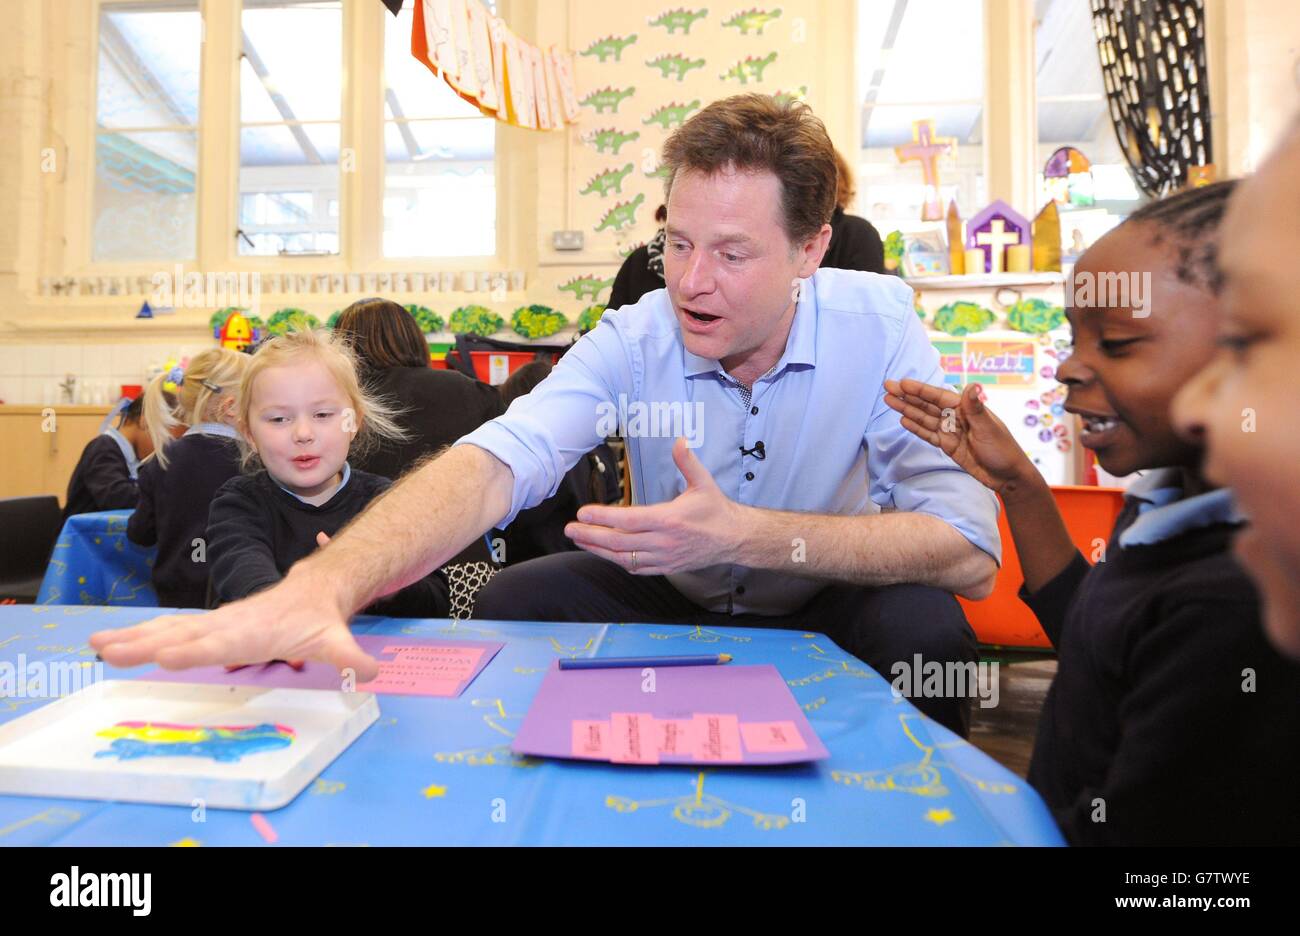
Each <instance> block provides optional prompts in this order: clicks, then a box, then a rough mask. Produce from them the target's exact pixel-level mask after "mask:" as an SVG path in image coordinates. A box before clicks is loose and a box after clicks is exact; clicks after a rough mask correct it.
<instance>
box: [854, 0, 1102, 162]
mask: <svg viewBox="0 0 1300 936" xmlns="http://www.w3.org/2000/svg"><path fill="white" fill-rule="evenodd" d="M1034 15H1035V21H1036V24H1037V26H1036V30H1035V48H1036V57H1037V86H1036V87H1037V93H1038V98H1039V107H1038V125H1039V129H1038V139H1039V142H1041V143H1064V142H1082V141H1087V140H1091V139H1093V138H1094V137H1095V136H1096V134H1097V132H1098V131H1099V129H1104V123H1103V121H1104V118H1105V109H1106V105H1105V100H1104V97H1103V89H1102V81H1101V69H1100V67H1099V64H1098V60H1097V49H1096V46H1095V44H1094V43H1093V33H1092V13H1091V10H1090V6H1089V3H1088V0H1036V3H1035V6H1034ZM983 35H984V24H983V9H982V4H980V3H978V2H971V0H860V5H859V16H858V63H859V64H858V82H859V88H861V89H862V145H863V146H864V147H891V146H897V145H899V144H901V143H905V142H907V141H909V140H910V139H911V138H912V122H913V121H914V120H917V119H920V118H924V117H929V118H932V119H934V121H935V127H936V131H937V133H938V134H939V135H941V136H950V137H955V138H957V140H958V142H959V143H965V144H978V143H980V142H981V139H982V129H983V127H982V125H983V117H984V108H983V97H984V43H983V42H982V41H981V38H982V36H983Z"/></svg>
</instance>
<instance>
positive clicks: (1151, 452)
mask: <svg viewBox="0 0 1300 936" xmlns="http://www.w3.org/2000/svg"><path fill="white" fill-rule="evenodd" d="M1231 190H1232V183H1226V182H1223V183H1217V184H1215V185H1211V186H1207V187H1205V188H1200V189H1194V190H1191V191H1187V192H1183V193H1181V194H1178V195H1175V196H1173V197H1171V198H1168V199H1166V200H1164V201H1161V202H1156V203H1153V204H1151V205H1148V206H1146V207H1144V208H1143V209H1141V210H1139V211H1138V212H1136V213H1134V214H1133V215H1132V216H1131V217H1130V218H1129V219H1128V220H1127V221H1126V222H1124V223H1123V224H1121V225H1120V226H1119V227H1117V228H1115V229H1114V230H1113V231H1112V232H1110V233H1109V234H1107V235H1106V236H1105V237H1104V238H1102V239H1101V240H1100V241H1098V242H1097V244H1096V245H1094V246H1093V247H1092V248H1090V249H1089V250H1088V251H1087V253H1086V254H1084V256H1083V257H1081V258H1080V260H1079V263H1078V264H1077V265H1076V267H1075V270H1074V279H1075V289H1076V290H1078V289H1079V284H1080V283H1082V282H1084V281H1085V280H1083V279H1081V277H1089V276H1091V277H1092V278H1093V281H1094V282H1095V283H1104V282H1108V281H1109V282H1115V280H1114V279H1111V280H1107V279H1104V278H1103V277H1106V276H1114V275H1116V274H1118V277H1120V278H1122V279H1123V280H1125V281H1129V277H1130V276H1135V277H1141V276H1143V275H1146V276H1149V279H1148V280H1147V282H1148V284H1149V286H1150V288H1149V289H1147V290H1145V294H1146V296H1147V301H1146V306H1145V308H1141V309H1139V308H1136V307H1135V306H1133V305H1128V304H1125V303H1126V302H1127V300H1125V299H1124V298H1123V297H1120V298H1118V299H1116V298H1115V297H1107V298H1106V299H1105V300H1104V301H1103V300H1102V297H1101V296H1100V294H1096V297H1097V298H1098V301H1097V302H1095V303H1093V304H1092V305H1091V306H1089V307H1079V306H1077V305H1076V307H1072V308H1071V309H1070V310H1069V312H1068V315H1069V319H1070V324H1071V326H1072V328H1073V331H1074V352H1073V354H1072V355H1071V356H1070V358H1069V359H1068V360H1066V361H1065V362H1063V363H1062V364H1061V366H1060V368H1059V369H1058V372H1057V379H1058V380H1060V381H1061V382H1062V383H1064V384H1065V385H1066V386H1068V387H1069V397H1068V401H1067V403H1066V407H1065V408H1066V409H1067V410H1069V411H1070V412H1072V413H1076V414H1078V415H1079V416H1080V417H1081V418H1082V420H1083V425H1084V429H1083V433H1082V434H1081V436H1080V442H1081V443H1082V444H1083V445H1084V446H1085V447H1087V448H1090V449H1092V450H1093V451H1095V452H1096V454H1097V459H1098V461H1099V462H1100V463H1101V466H1102V467H1103V468H1105V469H1106V470H1107V471H1109V472H1110V473H1111V474H1114V475H1117V476H1123V475H1127V474H1130V473H1132V472H1135V471H1147V472H1148V474H1146V475H1145V476H1144V477H1143V478H1141V479H1140V480H1139V481H1137V482H1136V483H1134V484H1133V485H1132V486H1131V487H1130V488H1129V490H1128V492H1127V494H1126V498H1125V501H1126V503H1125V508H1124V510H1123V512H1122V513H1121V515H1120V517H1119V519H1118V520H1117V521H1116V524H1115V529H1114V532H1113V533H1112V535H1111V539H1110V542H1109V543H1108V544H1107V548H1106V551H1105V553H1104V554H1103V555H1102V556H1101V557H1100V558H1101V561H1098V562H1097V564H1096V565H1092V566H1089V564H1088V562H1087V561H1086V560H1085V559H1084V557H1083V556H1082V555H1080V553H1079V552H1078V550H1077V549H1075V547H1074V544H1073V543H1072V542H1071V540H1070V537H1069V534H1068V533H1067V531H1066V528H1065V524H1064V522H1063V521H1062V519H1061V516H1060V514H1059V513H1058V512H1057V509H1056V504H1055V501H1054V500H1053V498H1052V492H1051V490H1050V489H1049V488H1048V486H1047V483H1046V482H1045V481H1044V480H1043V477H1042V476H1041V475H1040V474H1039V473H1038V471H1037V470H1036V469H1035V468H1034V466H1033V464H1032V463H1031V462H1030V460H1029V459H1028V457H1027V456H1026V455H1025V454H1024V452H1023V451H1022V449H1021V447H1020V445H1019V444H1018V443H1017V442H1016V440H1015V438H1014V437H1013V436H1012V435H1011V433H1010V432H1009V431H1008V430H1007V428H1006V426H1005V425H1004V424H1003V423H1002V422H1001V420H999V419H998V418H997V417H996V416H995V415H994V414H993V413H992V411H990V410H989V409H987V408H986V407H985V405H984V402H983V399H982V395H981V393H980V390H979V387H978V385H971V386H968V387H967V388H966V390H965V392H964V393H962V395H961V396H958V395H957V394H955V393H953V392H951V391H949V390H945V389H943V388H940V387H932V386H929V385H927V384H923V383H920V382H918V381H913V380H904V381H902V382H901V383H900V382H896V381H887V382H886V385H885V386H886V389H887V390H888V394H887V396H886V398H885V399H886V401H887V402H888V404H889V406H890V407H891V408H893V409H895V410H897V411H898V412H900V413H902V415H903V419H902V425H903V426H904V427H905V428H906V429H908V430H909V431H911V432H913V433H915V434H916V435H917V436H919V437H920V438H922V439H925V440H927V441H929V442H931V443H932V444H934V445H936V446H938V447H940V448H942V449H943V451H945V452H947V453H948V454H949V455H950V456H951V457H952V458H953V459H954V460H955V461H956V462H957V463H958V464H959V465H961V466H962V467H963V468H965V469H966V470H967V471H969V472H970V473H971V474H972V475H973V476H974V477H976V478H977V479H979V480H980V481H982V482H983V483H984V484H986V485H987V486H988V487H990V488H991V489H993V490H994V491H996V492H997V493H998V494H1000V495H1001V497H1002V501H1003V504H1004V505H1005V508H1006V511H1007V521H1008V523H1009V525H1010V527H1011V532H1012V536H1013V537H1014V539H1015V543H1016V549H1017V552H1018V553H1019V556H1020V562H1021V565H1022V567H1023V570H1024V576H1025V582H1024V587H1023V589H1022V590H1021V597H1022V599H1023V600H1024V601H1025V602H1026V603H1027V604H1028V605H1029V606H1030V608H1032V609H1033V611H1034V613H1035V614H1036V615H1037V616H1038V620H1039V622H1040V623H1041V624H1042V625H1043V629H1044V631H1046V633H1047V636H1048V637H1049V638H1050V639H1051V641H1052V644H1053V646H1054V647H1056V650H1057V655H1058V669H1057V674H1056V679H1055V680H1054V681H1053V683H1052V687H1051V690H1050V691H1049V692H1048V695H1047V700H1046V702H1045V704H1044V706H1043V712H1042V717H1041V720H1040V722H1039V728H1038V737H1037V741H1036V743H1035V745H1034V753H1033V759H1032V761H1031V763H1030V767H1029V782H1030V783H1031V784H1033V786H1034V787H1035V788H1036V789H1037V790H1038V792H1039V793H1040V794H1041V795H1042V797H1043V799H1044V800H1045V801H1046V803H1047V805H1048V806H1049V807H1050V808H1051V810H1052V812H1053V814H1054V815H1055V817H1056V820H1057V823H1058V824H1059V825H1060V827H1061V830H1062V832H1063V833H1064V834H1065V837H1066V838H1067V839H1068V840H1069V841H1070V842H1071V843H1074V844H1183V843H1197V844H1214V845H1220V844H1239V843H1276V844H1282V843H1288V844H1289V843H1294V842H1296V841H1300V792H1298V791H1300V787H1297V786H1296V785H1295V784H1294V783H1291V784H1287V783H1282V784H1279V782H1278V778H1279V777H1291V776H1295V775H1296V773H1297V772H1300V747H1298V746H1297V745H1296V744H1295V739H1296V738H1297V737H1300V667H1297V666H1296V665H1295V664H1294V663H1292V662H1290V661H1287V660H1285V659H1284V658H1282V657H1281V656H1280V655H1279V654H1278V653H1277V652H1276V650H1274V649H1273V648H1272V647H1271V646H1269V644H1268V643H1267V641H1266V640H1265V639H1264V633H1263V631H1262V629H1261V627H1260V608H1259V600H1258V597H1257V595H1256V593H1255V589H1254V587H1253V585H1252V584H1251V582H1250V579H1249V578H1248V577H1247V576H1246V574H1245V572H1244V571H1243V570H1242V569H1241V567H1240V566H1238V565H1237V563H1236V562H1235V561H1234V560H1233V557H1232V555H1231V552H1230V546H1231V540H1232V537H1233V536H1234V534H1235V533H1236V532H1237V529H1238V526H1239V523H1240V518H1239V517H1238V515H1237V514H1236V512H1235V509H1234V506H1233V503H1232V499H1231V495H1230V493H1229V492H1228V491H1227V490H1223V489H1219V490H1214V489H1213V488H1212V487H1211V486H1210V485H1209V484H1207V483H1206V481H1205V479H1204V478H1203V477H1202V475H1201V462H1202V458H1203V455H1204V452H1203V451H1202V449H1201V448H1200V447H1199V446H1198V445H1197V444H1195V443H1194V442H1191V441H1188V440H1187V439H1185V438H1182V437H1180V436H1179V435H1178V433H1177V431H1176V430H1175V427H1174V425H1173V423H1172V420H1171V418H1170V415H1169V407H1170V402H1171V401H1172V399H1173V397H1174V395H1175V393H1176V392H1177V391H1178V390H1179V388H1180V387H1182V386H1183V385H1184V384H1185V383H1186V382H1187V381H1188V380H1190V379H1191V378H1192V377H1193V376H1194V375H1195V374H1196V373H1197V372H1198V371H1199V370H1200V369H1201V368H1203V367H1204V366H1205V365H1206V363H1207V362H1208V361H1209V360H1210V359H1211V357H1212V356H1213V354H1214V350H1215V330H1216V325H1217V320H1218V313H1217V310H1216V305H1217V302H1218V299H1217V297H1216V294H1215V290H1216V288H1217V283H1218V282H1219V279H1220V277H1219V274H1218V266H1217V263H1216V254H1215V250H1216V246H1217V243H1218V224H1219V221H1220V219H1221V217H1222V214H1223V207H1224V203H1225V201H1226V200H1227V197H1228V194H1229V193H1230V192H1231ZM1126 295H1129V296H1132V295H1136V293H1133V292H1130V291H1126ZM1077 296H1078V294H1077V293H1076V299H1077Z"/></svg>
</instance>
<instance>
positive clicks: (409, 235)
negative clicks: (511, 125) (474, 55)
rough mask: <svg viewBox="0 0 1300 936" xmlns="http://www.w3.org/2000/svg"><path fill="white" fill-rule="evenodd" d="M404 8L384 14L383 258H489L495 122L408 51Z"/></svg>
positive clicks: (408, 10)
mask: <svg viewBox="0 0 1300 936" xmlns="http://www.w3.org/2000/svg"><path fill="white" fill-rule="evenodd" d="M489 6H491V4H489ZM411 7H412V4H405V5H404V7H403V9H402V11H401V14H400V15H398V16H396V17H394V16H389V15H387V14H385V16H384V21H385V27H384V28H385V34H384V82H383V89H382V90H383V108H384V141H383V145H384V157H385V170H384V198H383V212H384V218H383V220H384V243H383V252H384V256H385V257H466V256H475V257H481V256H492V255H494V254H495V253H496V172H495V165H494V162H495V154H496V122H495V121H494V120H493V119H491V118H489V117H484V116H482V114H481V113H480V112H479V110H478V108H477V107H475V106H474V105H472V104H470V103H469V102H467V101H465V100H464V99H462V98H461V97H459V96H458V95H457V94H456V93H455V92H454V91H452V89H451V88H450V87H449V86H448V85H447V83H446V82H445V81H443V80H442V79H441V78H439V77H437V76H435V75H434V74H433V73H432V72H430V71H429V69H428V68H426V67H425V66H424V65H423V64H421V63H420V62H418V61H417V60H416V59H415V58H414V56H412V55H411V22H412V12H411Z"/></svg>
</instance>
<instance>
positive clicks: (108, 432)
mask: <svg viewBox="0 0 1300 936" xmlns="http://www.w3.org/2000/svg"><path fill="white" fill-rule="evenodd" d="M143 404H144V396H143V394H142V395H141V396H138V397H136V398H135V399H134V400H132V401H131V403H130V405H129V406H127V407H126V409H125V410H123V412H122V416H121V418H120V419H119V420H118V423H117V426H112V425H106V426H105V427H104V429H103V430H102V431H101V432H100V434H99V435H97V436H95V438H93V439H91V440H90V441H89V442H88V443H87V444H86V447H85V449H84V450H82V453H81V458H80V459H78V461H77V467H76V468H75V469H73V472H72V478H71V479H69V481H68V495H67V500H66V502H65V503H64V505H63V519H64V520H67V519H68V518H69V517H71V516H72V515H73V514H82V513H94V512H95V511H97V510H130V509H131V508H132V507H134V506H135V502H136V498H137V497H138V496H139V489H138V488H137V486H136V477H137V475H138V474H139V470H140V463H141V462H142V461H144V460H145V459H146V458H148V457H149V456H150V455H151V454H153V441H152V439H151V438H150V435H149V430H148V428H147V425H146V420H145V418H144V410H143ZM109 421H111V416H110V420H109Z"/></svg>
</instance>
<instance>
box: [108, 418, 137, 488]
mask: <svg viewBox="0 0 1300 936" xmlns="http://www.w3.org/2000/svg"><path fill="white" fill-rule="evenodd" d="M101 434H102V435H106V436H108V437H109V438H110V439H112V440H113V441H114V442H116V443H117V447H118V448H120V449H121V450H122V457H123V458H125V459H126V470H127V471H128V472H129V473H130V475H131V478H132V479H133V480H134V479H135V478H136V477H138V476H139V474H140V459H139V457H138V456H137V455H136V454H135V446H133V445H132V444H131V443H130V442H128V441H127V440H126V436H124V435H122V433H120V432H118V431H117V429H116V428H114V427H113V426H109V427H108V428H106V429H105V430H104V431H103V433H101Z"/></svg>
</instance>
